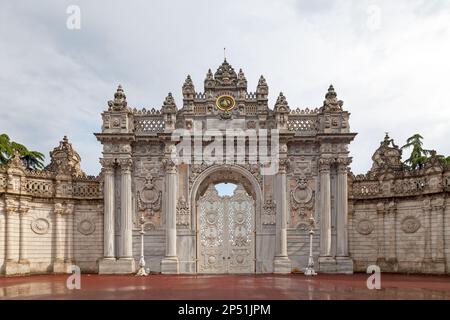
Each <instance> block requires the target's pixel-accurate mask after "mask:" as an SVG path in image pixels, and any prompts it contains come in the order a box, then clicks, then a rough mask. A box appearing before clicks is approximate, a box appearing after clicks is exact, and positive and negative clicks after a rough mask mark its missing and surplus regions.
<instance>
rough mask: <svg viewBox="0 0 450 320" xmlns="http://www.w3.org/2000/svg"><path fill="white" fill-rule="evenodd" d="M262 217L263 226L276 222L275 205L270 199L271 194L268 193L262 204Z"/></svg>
mask: <svg viewBox="0 0 450 320" xmlns="http://www.w3.org/2000/svg"><path fill="white" fill-rule="evenodd" d="M263 212H264V214H263V218H262V224H263V225H265V226H268V225H275V223H276V205H275V202H274V201H273V200H272V196H271V195H269V196H268V197H267V199H266V202H265V203H264V206H263Z"/></svg>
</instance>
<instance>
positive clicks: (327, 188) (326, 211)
mask: <svg viewBox="0 0 450 320" xmlns="http://www.w3.org/2000/svg"><path fill="white" fill-rule="evenodd" d="M319 164H320V168H319V174H320V204H321V212H320V213H321V215H320V256H322V257H330V256H331V183H330V164H331V162H330V159H320V163H319Z"/></svg>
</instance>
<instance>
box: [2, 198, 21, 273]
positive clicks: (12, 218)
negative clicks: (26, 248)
mask: <svg viewBox="0 0 450 320" xmlns="http://www.w3.org/2000/svg"><path fill="white" fill-rule="evenodd" d="M5 202H6V206H5V213H6V215H5V220H6V221H5V228H6V230H5V233H6V235H5V242H6V243H5V250H6V255H5V258H6V261H5V275H14V274H19V271H20V270H19V265H18V261H19V259H18V258H19V256H18V254H17V247H18V243H19V239H17V234H18V231H19V230H17V229H16V226H17V223H16V221H17V216H18V215H17V211H18V207H17V206H16V205H15V203H14V201H13V200H6V201H5Z"/></svg>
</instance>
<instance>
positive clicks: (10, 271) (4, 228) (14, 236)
mask: <svg viewBox="0 0 450 320" xmlns="http://www.w3.org/2000/svg"><path fill="white" fill-rule="evenodd" d="M50 155H51V164H50V165H49V166H48V167H47V168H45V170H43V171H39V172H37V171H30V170H27V169H26V168H24V167H23V163H22V161H21V160H20V158H19V156H18V155H17V154H16V155H15V156H14V158H13V159H12V160H11V161H10V162H9V163H8V165H7V166H3V167H0V274H6V275H16V274H30V273H31V274H33V273H34V274H36V273H52V272H54V273H65V272H67V271H68V267H70V266H71V265H77V266H79V267H80V268H81V270H82V271H83V272H97V271H98V261H97V260H98V259H99V258H100V257H101V256H102V255H103V196H102V192H101V184H100V178H97V177H87V176H86V175H85V174H84V173H83V172H82V171H81V169H80V168H79V156H78V154H77V153H76V152H75V151H74V150H73V149H72V146H71V145H70V143H68V141H67V139H66V138H65V139H64V140H63V141H61V143H60V146H59V147H57V148H55V149H54V150H53V152H51V153H50Z"/></svg>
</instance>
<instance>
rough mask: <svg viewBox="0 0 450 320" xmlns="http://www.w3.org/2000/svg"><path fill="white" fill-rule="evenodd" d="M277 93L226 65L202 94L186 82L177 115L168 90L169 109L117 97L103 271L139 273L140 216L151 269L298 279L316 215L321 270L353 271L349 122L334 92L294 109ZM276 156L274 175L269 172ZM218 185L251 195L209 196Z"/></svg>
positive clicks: (106, 148)
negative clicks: (272, 97) (252, 84)
mask: <svg viewBox="0 0 450 320" xmlns="http://www.w3.org/2000/svg"><path fill="white" fill-rule="evenodd" d="M268 94H269V86H268V84H267V82H266V80H265V78H264V77H263V76H261V77H260V78H259V80H258V84H257V86H256V90H255V91H248V89H247V80H246V77H245V75H244V72H243V71H242V70H239V72H236V71H235V70H234V68H233V67H232V66H231V65H230V64H229V63H228V62H227V61H226V60H225V61H223V63H222V64H221V65H220V66H219V67H218V68H217V71H216V72H215V73H213V72H212V71H211V70H208V72H207V74H206V78H205V81H204V88H203V91H199V90H196V88H195V87H194V83H193V81H192V79H191V77H190V76H187V77H186V80H185V82H184V84H183V87H182V95H183V101H182V106H180V107H178V106H177V105H176V103H175V99H174V97H173V96H172V94H171V93H169V94H168V95H167V97H166V98H165V100H164V102H163V104H162V106H161V109H160V110H159V109H158V110H157V109H150V110H148V109H145V108H144V109H136V108H131V107H130V106H128V102H127V100H126V95H125V92H124V90H123V88H122V87H118V88H117V91H116V93H115V94H114V99H113V100H111V101H108V109H107V110H105V111H104V112H103V113H102V118H103V125H102V132H100V133H97V134H96V136H97V138H98V140H99V141H100V142H101V143H102V144H103V158H102V160H101V163H102V166H103V169H102V177H103V182H104V184H103V193H104V238H103V239H104V241H103V248H104V253H103V259H101V261H100V262H99V271H100V273H132V272H134V271H135V262H136V261H138V259H139V252H140V251H139V250H137V249H138V248H139V243H140V240H139V239H140V238H139V230H140V225H139V221H140V219H141V217H143V220H144V224H145V229H146V241H145V246H146V248H145V252H146V254H147V257H146V258H148V260H149V261H150V262H149V267H150V268H151V270H152V271H153V270H154V271H161V272H162V273H166V274H170V273H173V274H177V273H195V272H203V273H228V272H229V273H238V272H243V273H244V272H245V273H247V272H257V273H271V272H274V273H290V272H291V271H292V270H293V269H300V270H301V269H302V268H304V267H305V265H306V263H307V260H308V254H309V252H308V250H307V248H308V246H307V245H306V243H307V242H308V239H309V235H308V228H309V225H310V221H311V218H314V220H315V222H316V224H315V228H316V230H315V232H316V233H315V234H316V237H315V238H314V244H313V250H314V252H313V255H314V258H315V259H316V261H317V262H318V269H319V271H321V272H347V273H350V272H352V270H353V261H352V259H351V258H350V256H349V251H348V230H347V221H348V217H347V215H348V212H349V210H348V205H347V201H348V200H347V176H348V164H349V163H350V161H351V158H350V157H349V150H348V145H349V143H350V142H351V141H352V140H353V139H354V137H355V134H354V133H351V132H350V127H349V113H348V112H347V111H345V110H343V101H341V100H339V99H338V98H337V93H336V91H335V90H334V87H333V86H330V87H329V88H328V91H327V93H326V94H325V100H324V101H323V104H322V105H321V106H318V107H317V108H314V109H309V108H306V109H291V107H290V106H289V103H288V101H287V99H286V97H285V96H284V94H283V93H280V94H279V95H278V98H277V99H276V101H275V104H274V106H273V108H270V107H269V101H268ZM213 133H214V134H213ZM224 138H225V139H224ZM273 141H275V143H272V142H273ZM230 142H231V143H230ZM274 155H276V156H275V157H273V156H274ZM267 159H272V160H273V161H272V160H270V162H271V164H270V166H271V167H273V169H274V170H273V172H271V173H268V172H267V170H263V169H264V168H266V166H267V165H269V164H268V163H267ZM218 182H231V183H236V184H241V185H242V186H243V188H244V189H245V190H246V191H247V193H245V192H241V191H242V188H241V189H238V190H237V192H236V194H235V195H234V196H232V197H230V198H223V199H222V198H220V197H218V196H217V197H218V198H216V199H209V198H211V197H213V198H214V195H213V194H211V192H210V193H206V196H205V192H206V190H207V188H208V186H210V184H212V183H218ZM208 194H209V195H208ZM249 195H251V198H249ZM202 196H203V198H201V197H202ZM208 197H209V198H208ZM239 197H241V198H242V199H241V200H242V201H241V200H239V201H238V198H239ZM239 199H240V198H239ZM246 201H247V202H246ZM252 201H253V202H252ZM250 203H253V204H252V205H251V207H245V206H246V205H249V204H250ZM238 204H239V205H238ZM199 206H200V207H199ZM199 208H200V209H199ZM210 212H213V213H212V214H210ZM250 212H251V214H250ZM240 214H243V215H244V218H243V219H244V220H243V221H244V222H240V221H241V219H242V217H241V215H240ZM247 218H248V219H250V220H245V219H247ZM208 219H212V220H211V221H212V222H208V221H209V220H208ZM216 219H217V221H216ZM247 221H249V223H250V226H248V225H247ZM211 226H213V227H214V228H212V227H211ZM202 228H203V229H202ZM254 231H255V233H253V232H254ZM255 259H256V260H255Z"/></svg>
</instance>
